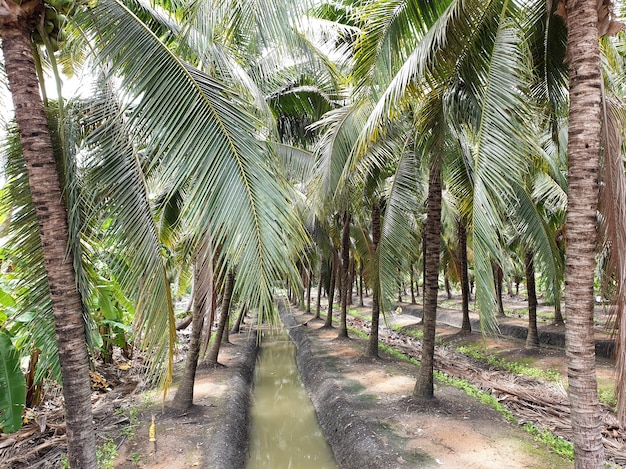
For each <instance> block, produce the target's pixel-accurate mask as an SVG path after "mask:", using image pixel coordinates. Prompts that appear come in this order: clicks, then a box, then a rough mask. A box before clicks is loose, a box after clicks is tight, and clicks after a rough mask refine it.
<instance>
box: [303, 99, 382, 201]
mask: <svg viewBox="0 0 626 469" xmlns="http://www.w3.org/2000/svg"><path fill="white" fill-rule="evenodd" d="M370 110H371V107H370V104H369V102H368V101H367V100H365V99H361V100H358V101H355V102H353V103H351V104H348V105H345V106H343V107H340V108H337V109H334V110H332V111H330V112H328V113H327V114H326V115H325V116H324V117H323V118H322V119H320V120H319V121H318V122H316V123H315V127H316V128H317V127H319V128H323V129H324V132H323V134H322V135H321V137H320V139H319V141H318V142H317V145H316V152H317V154H318V155H319V156H318V158H317V162H316V166H315V174H316V178H315V180H314V181H313V183H312V192H313V193H314V194H316V197H317V198H318V199H319V200H320V201H327V200H329V199H330V200H334V201H336V202H339V201H340V200H341V199H342V198H341V197H340V195H341V191H343V190H344V188H345V184H343V182H345V181H347V178H346V177H347V175H348V174H349V172H350V169H351V167H352V165H351V164H350V163H351V158H352V154H353V151H354V148H355V143H356V141H357V137H358V135H359V133H360V132H361V129H362V128H363V124H364V123H365V121H366V119H367V116H368V114H369V112H370Z"/></svg>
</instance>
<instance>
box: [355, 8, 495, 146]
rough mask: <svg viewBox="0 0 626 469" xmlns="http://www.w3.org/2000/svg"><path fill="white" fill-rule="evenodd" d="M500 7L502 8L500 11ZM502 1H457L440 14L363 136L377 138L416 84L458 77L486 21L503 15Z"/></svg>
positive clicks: (393, 82) (433, 83)
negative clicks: (459, 64) (462, 63)
mask: <svg viewBox="0 0 626 469" xmlns="http://www.w3.org/2000/svg"><path fill="white" fill-rule="evenodd" d="M498 6H500V8H498ZM500 11H501V2H499V1H495V2H494V1H490V2H479V1H453V2H452V3H450V5H449V6H448V7H447V8H446V9H445V11H444V12H443V13H442V14H440V15H439V17H438V19H437V21H435V23H434V24H433V25H432V26H431V27H430V29H429V30H428V31H427V32H426V34H425V35H424V37H423V38H422V39H421V41H419V43H418V44H417V46H416V47H415V49H414V50H413V51H412V52H411V53H410V55H409V56H408V58H407V59H406V61H405V62H404V63H403V64H402V66H401V67H400V68H399V69H398V71H397V73H395V75H394V76H393V79H392V80H391V81H390V82H389V83H386V84H385V85H386V88H385V90H384V92H383V93H382V94H381V95H380V98H379V99H378V102H377V104H376V106H375V108H374V110H373V112H372V113H371V115H370V117H369V119H368V122H367V125H366V126H365V128H364V129H363V135H364V136H368V135H374V134H375V133H376V132H377V131H378V129H379V128H381V127H382V126H384V123H385V122H386V121H388V120H389V119H392V118H393V117H394V116H396V115H398V113H399V112H400V111H401V110H403V109H405V97H406V93H407V91H408V90H409V88H410V86H411V85H412V84H414V83H415V82H419V83H427V85H426V88H429V87H432V86H436V84H437V83H445V82H447V81H449V80H450V77H451V76H453V75H454V74H455V71H456V69H457V65H458V61H459V59H463V58H465V56H466V55H467V49H468V48H469V47H470V46H471V44H472V43H473V42H474V41H475V40H476V37H477V35H478V34H479V33H480V31H481V29H482V27H483V26H484V24H483V23H484V21H483V19H484V18H491V17H493V15H494V14H495V15H496V17H498V16H499V13H500Z"/></svg>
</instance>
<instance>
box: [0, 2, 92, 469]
mask: <svg viewBox="0 0 626 469" xmlns="http://www.w3.org/2000/svg"><path fill="white" fill-rule="evenodd" d="M10 3H11V4H12V5H13V6H14V7H15V9H16V11H18V12H19V13H18V14H19V15H20V16H19V17H17V16H16V17H13V18H11V17H9V16H10V15H6V16H5V14H3V15H2V16H0V36H1V37H2V52H3V55H4V65H5V71H6V75H7V78H8V81H9V88H10V90H11V95H12V97H13V105H14V108H15V119H16V121H17V127H18V130H19V134H20V140H21V143H22V151H23V154H24V160H25V162H26V168H27V171H28V180H29V184H30V190H31V196H32V200H33V204H34V206H35V211H36V216H37V220H38V222H39V230H40V237H41V245H42V250H43V257H44V265H45V269H46V275H47V280H48V286H49V289H50V298H51V301H52V309H53V313H54V325H55V330H56V338H57V344H58V353H59V363H60V365H61V377H62V380H63V396H64V398H65V422H66V429H67V447H68V460H69V464H70V467H71V468H80V469H91V468H95V467H96V445H95V438H94V432H93V421H92V411H91V384H90V381H89V362H88V356H87V345H86V340H85V324H84V322H83V309H82V301H81V298H80V294H79V292H78V290H77V288H76V275H75V271H74V267H73V258H72V255H71V254H70V250H68V243H69V234H68V233H69V232H68V223H67V213H66V209H65V205H64V202H63V196H62V188H61V183H60V179H59V175H58V173H57V166H56V161H55V157H54V151H53V148H52V142H51V140H50V133H49V129H48V122H47V119H46V113H45V111H44V107H43V103H42V101H41V97H40V94H39V84H38V81H37V73H36V71H35V64H34V60H33V53H32V44H31V40H30V31H31V29H32V28H33V27H34V24H35V23H34V20H35V18H38V17H39V15H40V14H43V4H42V3H40V4H36V3H34V2H25V3H24V5H23V6H20V5H18V4H17V3H13V2H10ZM22 7H24V8H33V9H35V8H36V9H38V10H39V11H38V12H33V11H24V10H22Z"/></svg>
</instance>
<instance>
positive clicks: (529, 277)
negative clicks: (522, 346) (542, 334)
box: [524, 249, 539, 348]
mask: <svg viewBox="0 0 626 469" xmlns="http://www.w3.org/2000/svg"><path fill="white" fill-rule="evenodd" d="M524 264H525V266H526V290H527V294H528V335H527V336H526V348H532V347H539V333H538V331H537V291H536V289H535V265H534V262H533V253H532V251H531V250H530V249H528V250H526V255H525V256H524Z"/></svg>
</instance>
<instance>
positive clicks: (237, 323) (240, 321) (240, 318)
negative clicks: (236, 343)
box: [230, 303, 248, 334]
mask: <svg viewBox="0 0 626 469" xmlns="http://www.w3.org/2000/svg"><path fill="white" fill-rule="evenodd" d="M246 314H248V304H247V303H242V305H241V309H240V310H239V314H238V315H237V319H236V320H235V323H234V324H233V327H232V328H231V330H230V333H231V334H239V333H240V332H241V325H242V324H243V318H244V317H245V316H246Z"/></svg>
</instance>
